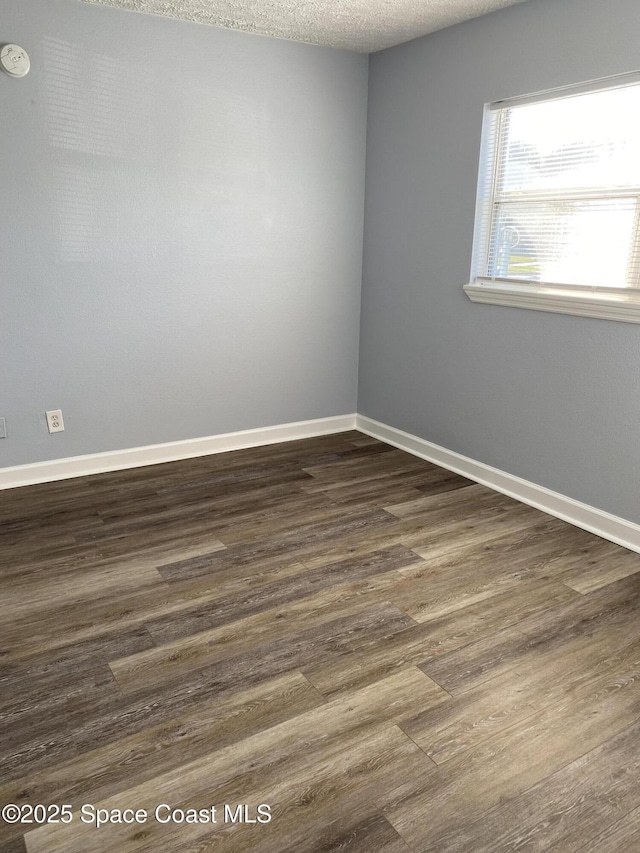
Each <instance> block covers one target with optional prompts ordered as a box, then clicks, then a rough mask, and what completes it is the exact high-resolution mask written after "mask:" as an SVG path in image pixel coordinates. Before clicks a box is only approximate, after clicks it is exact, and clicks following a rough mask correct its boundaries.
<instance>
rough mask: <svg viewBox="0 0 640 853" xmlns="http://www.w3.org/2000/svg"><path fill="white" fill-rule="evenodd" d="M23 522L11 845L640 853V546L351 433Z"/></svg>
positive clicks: (45, 488)
mask: <svg viewBox="0 0 640 853" xmlns="http://www.w3.org/2000/svg"><path fill="white" fill-rule="evenodd" d="M0 521H1V527H0V554H1V566H0V588H1V595H2V607H1V609H0V623H1V624H0V638H1V639H0V655H1V656H0V685H1V691H0V706H1V711H0V714H1V716H2V726H1V727H0V760H1V763H2V780H1V783H0V803H2V804H4V803H16V804H18V805H22V804H32V805H35V804H37V803H42V804H50V803H58V804H64V803H69V804H72V805H73V807H74V809H75V815H74V820H73V822H72V823H71V824H69V825H68V826H61V825H57V826H56V825H49V826H36V825H33V824H32V825H26V826H9V825H7V824H0V833H1V835H0V853H18V851H24V850H25V849H26V850H28V851H29V853H58V851H60V853H93V851H96V853H97V852H98V851H100V853H134V851H135V853H140V852H141V851H159V850H164V851H169V853H173V851H175V853H196V851H197V853H203V851H215V853H228V851H235V853H271V851H273V852H274V853H294V851H296V853H300V851H302V853H305V852H306V851H325V853H326V851H338V850H340V851H346V853H408V852H409V851H414V853H418V851H437V853H453V851H469V853H480V851H487V853H499V851H509V850H527V851H529V850H531V851H533V850H539V851H549V850H552V851H561V853H569V851H590V853H596V852H597V853H609V851H616V853H618V851H640V556H639V555H637V554H633V553H630V552H628V551H625V550H624V549H622V548H619V547H617V546H615V545H613V544H611V543H608V542H604V541H603V540H601V539H598V538H597V537H595V536H592V535H591V534H588V533H585V532H583V531H581V530H578V529H576V528H574V527H571V526H570V525H568V524H565V523H563V522H561V521H558V520H556V519H553V518H550V517H549V516H546V515H544V514H543V513H541V512H538V511H536V510H534V509H531V508H529V507H526V506H524V505H522V504H519V503H517V502H515V501H513V500H510V499H508V498H506V497H504V496H502V495H499V494H496V493H494V492H491V491H490V490H489V489H486V488H484V487H482V486H479V485H476V484H473V483H470V482H469V481H467V480H464V479H463V478H461V477H458V476H457V475H454V474H451V473H449V472H447V471H443V470H442V469H439V468H437V467H435V466H433V465H431V464H429V463H426V462H423V461H421V460H419V459H416V458H414V457H412V456H409V455H407V454H405V453H403V452H401V451H399V450H395V449H393V448H391V447H388V446H386V445H384V444H381V443H379V442H377V441H375V440H372V439H369V438H367V437H366V436H363V435H361V434H359V433H356V432H352V433H343V434H341V435H336V436H328V437H323V438H317V439H310V440H306V441H301V442H291V443H287V444H280V445H274V446H271V447H263V448H258V449H252V450H247V451H237V452H235V453H230V454H224V455H219V456H212V457H206V458H199V459H193V460H188V461H184V462H178V463H171V464H165V465H159V466H155V467H149V468H145V469H135V470H131V471H124V472H117V473H111V474H104V475H99V476H94V477H89V478H84V479H77V480H70V481H65V482H59V483H53V484H47V485H41V486H34V487H29V488H24V489H20V490H15V491H11V492H4V493H0ZM161 803H166V804H168V805H170V806H172V807H175V808H181V809H189V808H195V809H204V808H207V807H210V806H216V807H217V808H218V818H219V819H218V822H217V823H216V824H215V825H212V824H203V823H195V824H194V823H183V824H174V823H170V824H166V825H165V824H160V823H158V822H156V821H155V820H154V819H153V816H151V817H150V819H149V821H148V822H147V823H145V824H141V825H133V826H130V825H115V824H112V825H107V826H104V827H102V828H101V829H96V828H95V827H93V826H92V825H90V824H83V823H82V822H81V821H80V819H79V812H78V809H79V808H80V806H81V805H82V804H93V805H95V806H96V807H100V808H106V809H120V810H122V809H125V808H133V809H147V810H149V811H150V812H152V811H153V809H154V808H155V807H156V806H157V805H159V804H161ZM238 803H241V804H247V805H248V807H249V813H248V814H249V816H250V817H255V808H256V807H257V805H258V804H268V805H269V806H271V809H272V820H271V822H270V823H268V824H259V823H258V824H242V825H241V824H230V823H226V824H225V822H224V820H223V818H222V815H223V806H224V804H230V805H233V806H235V805H236V804H238ZM23 834H24V839H23ZM25 845H26V846H25Z"/></svg>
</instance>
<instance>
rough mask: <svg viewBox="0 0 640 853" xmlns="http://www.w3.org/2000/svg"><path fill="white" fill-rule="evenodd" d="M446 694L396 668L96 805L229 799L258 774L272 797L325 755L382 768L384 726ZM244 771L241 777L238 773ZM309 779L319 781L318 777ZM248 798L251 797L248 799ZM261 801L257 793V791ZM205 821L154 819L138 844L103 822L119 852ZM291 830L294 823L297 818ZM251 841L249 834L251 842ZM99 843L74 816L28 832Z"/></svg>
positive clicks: (36, 838) (51, 847)
mask: <svg viewBox="0 0 640 853" xmlns="http://www.w3.org/2000/svg"><path fill="white" fill-rule="evenodd" d="M448 699H449V697H448V696H447V694H446V693H445V692H444V691H442V690H440V688H438V687H437V685H435V684H434V683H433V682H432V681H431V680H430V679H428V678H427V677H426V676H424V675H423V674H422V673H420V672H419V670H413V672H412V673H403V674H402V676H401V677H392V678H389V679H386V680H385V681H383V682H379V683H377V684H375V685H372V686H371V687H369V688H365V689H363V690H362V691H359V692H358V694H353V695H351V696H350V697H349V698H348V700H344V699H338V700H334V701H333V702H330V703H327V704H325V705H322V706H320V707H318V708H315V709H312V710H310V711H307V712H306V713H303V714H301V715H298V716H297V717H294V718H293V719H290V720H287V721H285V722H283V723H280V724H278V725H276V726H273V727H271V728H270V729H269V730H268V731H267V732H261V733H258V734H255V735H252V736H251V737H248V738H245V739H244V740H242V741H240V742H239V743H237V744H234V745H232V746H229V747H225V748H223V749H221V750H218V751H217V752H215V753H214V754H207V755H205V756H203V757H202V758H199V759H196V760H195V761H192V762H190V763H188V764H185V765H184V766H182V767H181V768H180V771H179V772H177V771H171V772H169V773H164V774H160V775H158V776H156V777H155V778H154V779H153V780H150V781H149V782H146V783H143V784H142V785H139V786H136V787H134V788H129V789H128V790H127V791H126V792H123V793H122V794H119V795H115V796H113V797H111V798H109V799H107V800H105V801H103V803H102V806H103V807H105V808H118V805H117V804H118V803H121V804H122V803H123V802H124V801H126V800H128V801H129V802H135V803H136V804H138V807H139V808H147V809H150V810H152V809H153V808H155V806H156V805H157V804H158V803H163V802H166V803H172V804H174V803H175V804H176V805H179V804H186V803H188V802H193V803H194V804H195V803H196V798H197V802H198V803H203V804H204V803H211V804H214V805H221V804H224V803H225V802H226V803H230V802H231V803H233V802H234V799H235V798H236V797H237V796H238V794H239V793H240V791H242V792H243V793H245V792H247V790H248V797H251V795H252V794H253V792H252V791H251V790H250V789H247V781H248V782H249V783H251V781H253V782H254V784H255V781H256V779H255V777H256V775H258V776H259V780H258V783H259V784H258V787H259V790H260V792H261V796H265V792H266V791H267V788H268V786H271V787H272V790H273V796H274V799H276V798H277V796H278V788H279V786H282V785H283V784H284V785H285V786H287V787H288V788H290V787H291V782H292V780H293V778H294V777H295V775H296V774H300V775H302V776H303V778H306V777H308V776H309V775H310V776H311V778H313V775H314V774H313V771H311V773H310V771H309V766H310V765H314V764H315V763H316V762H318V761H320V762H321V763H323V764H325V763H326V762H329V767H330V768H332V767H333V766H334V765H335V762H338V764H339V763H340V762H341V761H342V762H343V765H342V767H339V768H338V771H339V772H335V771H334V774H332V775H335V776H338V777H341V778H343V777H344V772H345V771H344V769H343V768H344V767H345V766H346V767H350V766H352V765H356V766H357V765H358V763H359V761H363V760H364V761H365V762H368V763H370V764H371V763H372V764H373V766H374V767H375V766H379V765H380V766H382V767H383V768H385V767H386V766H387V764H388V756H387V744H388V735H387V732H388V731H389V728H390V726H394V725H395V724H396V723H397V722H399V721H401V720H403V719H404V718H405V717H407V716H409V715H411V712H412V709H413V710H415V708H416V707H419V706H420V705H428V704H436V703H438V702H442V701H448ZM376 737H379V738H380V739H381V741H382V748H383V753H384V756H385V757H383V758H382V759H378V758H377V757H376V748H375V745H374V744H375V738H376ZM395 738H396V740H397V742H398V743H401V744H402V745H403V747H404V749H405V750H406V749H410V750H411V752H412V754H414V755H416V756H417V757H418V758H419V760H420V763H421V767H429V769H431V767H433V766H434V765H432V764H431V762H429V759H428V758H427V757H426V756H425V755H424V753H422V751H421V750H419V749H418V747H416V746H415V744H413V743H412V742H411V741H410V740H409V738H407V737H406V735H404V734H403V733H402V732H401V731H400V730H399V729H396V730H395ZM354 748H356V749H358V752H359V756H361V758H359V760H357V759H356V760H354V757H353V755H351V754H350V753H351V750H352V749H354ZM371 755H373V759H371V758H370V756H371ZM405 759H406V756H405ZM400 763H401V764H402V763H403V762H400ZM399 769H400V768H399ZM245 774H246V775H247V778H246V780H243V777H244V775H245ZM284 780H286V781H284ZM299 784H300V783H299V781H298V782H297V783H296V786H295V788H294V790H297V791H298V792H299V794H298V796H301V795H302V796H303V791H304V788H303V789H302V791H300V788H299V787H298V785H299ZM316 784H319V785H320V787H322V780H320V781H319V782H318V783H316ZM251 799H253V797H251ZM367 799H368V798H367ZM240 801H242V800H240ZM253 801H254V803H255V799H253ZM261 802H264V800H262V799H261ZM276 805H277V800H276ZM120 807H122V805H121V806H120ZM282 807H283V805H280V808H282ZM207 829H209V827H205V828H204V830H203V828H202V826H196V827H193V826H192V827H189V828H187V827H185V826H179V827H169V828H168V829H167V828H166V827H165V828H164V829H163V827H162V826H160V825H158V824H155V823H153V824H147V825H146V826H145V830H144V840H143V843H142V845H141V844H140V843H138V842H140V840H141V839H140V838H139V837H137V832H138V829H137V828H133V829H132V828H131V827H129V826H125V827H122V826H117V827H110V838H109V843H110V844H112V845H116V846H117V849H118V850H119V851H120V853H128V851H130V850H149V849H154V845H157V844H159V843H162V844H165V845H166V844H167V843H168V842H169V839H175V840H176V841H179V843H181V844H183V845H184V844H185V843H186V841H188V840H189V839H190V838H191V837H195V838H198V837H200V836H201V835H202V834H203V832H206V831H207ZM111 830H112V831H111ZM297 831H298V832H299V831H300V827H299V825H298V827H297ZM255 843H256V840H255V839H253V841H252V844H255ZM102 844H103V842H102V840H101V838H100V835H99V833H96V832H95V831H92V829H91V827H90V826H86V825H84V826H82V825H80V824H77V823H75V824H73V825H70V826H68V827H61V826H57V827H42V828H41V829H37V830H35V831H33V832H30V833H28V834H27V849H28V850H29V853H37V851H47V853H57V851H67V853H72V851H75V850H78V851H80V850H81V851H83V853H93V851H100V850H104V846H101V845H102ZM230 849H233V846H231V847H230ZM236 849H237V848H236ZM254 849H259V847H254Z"/></svg>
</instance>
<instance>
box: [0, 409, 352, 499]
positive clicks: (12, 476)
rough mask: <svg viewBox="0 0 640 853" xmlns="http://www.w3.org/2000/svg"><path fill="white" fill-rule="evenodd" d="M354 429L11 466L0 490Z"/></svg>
mask: <svg viewBox="0 0 640 853" xmlns="http://www.w3.org/2000/svg"><path fill="white" fill-rule="evenodd" d="M355 425H356V415H355V414H353V415H338V416H336V417H333V418H318V419H316V420H310V421H298V422H297V423H289V424H278V425H277V426H271V427H264V428H259V429H247V430H241V431H240V432H227V433H223V434H221V435H211V436H206V437H204V438H190V439H186V440H185V441H170V442H166V443H165V444H150V445H148V446H146V447H132V448H128V449H125V450H114V451H107V452H106V453H91V454H88V455H86V456H72V457H68V458H65V459H51V460H48V461H46V462H34V463H31V464H28V465H14V466H13V467H11V468H0V489H15V488H17V487H19V486H32V485H35V484H37V483H50V482H53V481H55V480H69V479H71V478H73V477H85V476H87V475H89V474H102V473H104V472H105V471H120V470H123V469H125V468H140V467H142V466H143V465H157V464H159V463H161V462H175V461H177V460H179V459H190V458H192V457H194V456H209V455H211V454H213V453H226V452H227V451H229V450H240V449H242V448H247V447H258V446H259V445H264V444H277V443H279V442H282V441H295V440H297V439H300V438H313V437H314V436H319V435H330V434H332V433H336V432H346V431H347V430H351V429H355Z"/></svg>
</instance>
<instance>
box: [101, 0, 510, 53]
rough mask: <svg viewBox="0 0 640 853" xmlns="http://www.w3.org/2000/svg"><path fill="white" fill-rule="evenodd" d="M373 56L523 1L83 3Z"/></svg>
mask: <svg viewBox="0 0 640 853" xmlns="http://www.w3.org/2000/svg"><path fill="white" fill-rule="evenodd" d="M85 2H89V3H101V4H102V5H105V6H118V7H119V8H121V9H131V10H133V11H137V12H149V13H151V14H154V15H164V16H165V17H169V18H181V19H182V20H185V21H196V22H198V23H201V24H212V25H214V26H216V27H226V28H228V29H232V30H244V31H245V32H251V33H261V34H262V35H267V36H276V37H278V38H285V39H293V40H294V41H303V42H311V43H312V44H325V45H330V46H332V47H344V48H348V49H350V50H357V51H360V52H362V53H371V52H373V51H375V50H381V49H382V48H385V47H391V46H392V45H394V44H400V43H401V42H404V41H409V40H410V39H413V38H417V37H418V36H423V35H426V33H432V32H434V30H441V29H442V28H443V27H448V26H450V25H451V24H457V23H460V21H466V20H468V19H469V18H476V17H478V16H479V15H484V14H485V13H486V12H492V11H493V10H494V9H502V8H504V7H505V6H513V5H515V4H516V3H522V2H524V0H85Z"/></svg>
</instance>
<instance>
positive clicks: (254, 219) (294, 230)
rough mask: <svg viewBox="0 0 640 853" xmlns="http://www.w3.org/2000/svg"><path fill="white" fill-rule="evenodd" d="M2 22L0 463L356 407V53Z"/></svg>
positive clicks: (132, 18) (145, 21)
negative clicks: (53, 416)
mask: <svg viewBox="0 0 640 853" xmlns="http://www.w3.org/2000/svg"><path fill="white" fill-rule="evenodd" d="M0 13H1V14H0V41H1V42H8V41H13V42H17V43H18V44H21V45H22V46H23V47H25V48H26V49H27V50H28V51H29V53H30V55H31V60H32V70H31V73H30V75H29V76H28V77H26V78H24V79H22V80H12V79H10V78H9V77H7V76H6V75H4V74H2V75H0V110H1V112H2V118H3V122H2V131H1V132H0V192H1V198H0V258H1V259H2V268H1V270H0V289H1V293H2V301H1V303H0V351H1V353H2V357H1V360H0V416H5V417H6V418H7V428H8V432H9V438H8V439H7V440H5V441H0V467H3V466H7V465H13V464H20V463H26V462H34V461H38V460H44V459H52V458H57V457H65V456H73V455H76V454H82V453H89V452H94V451H103V450H112V449H119V448H124V447H135V446H139V445H145V444H150V443H155V442H163V441H172V440H178V439H183V438H192V437H197V436H202V435H212V434H217V433H223V432H228V431H233V430H238V429H249V428H253V427H261V426H267V425H272V424H278V423H284V422H289V421H297V420H304V419H307V418H319V417H325V416H330V415H338V414H344V413H349V412H353V411H355V408H356V389H357V358H358V323H359V311H360V282H361V263H362V205H363V193H364V150H365V132H366V97H367V58H366V57H365V56H359V55H356V54H352V53H349V52H347V51H339V50H332V49H329V48H319V47H313V46H310V45H302V44H294V43H292V42H285V41H278V40H274V39H267V38H263V37H260V36H252V35H247V34H244V33H238V32H230V31H226V30H219V29H214V28H209V27H204V26H198V25H195V24H188V23H183V22H177V21H172V20H169V19H166V18H160V17H153V16H147V15H142V14H135V13H130V12H125V11H120V10H116V9H111V8H104V7H99V6H93V5H89V4H85V3H80V2H76V0H29V2H25V0H1V2H0ZM51 408H62V409H63V412H64V416H65V420H66V432H64V433H60V434H57V435H52V436H50V435H49V434H48V433H47V431H46V428H45V421H44V411H45V410H46V409H51Z"/></svg>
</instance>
